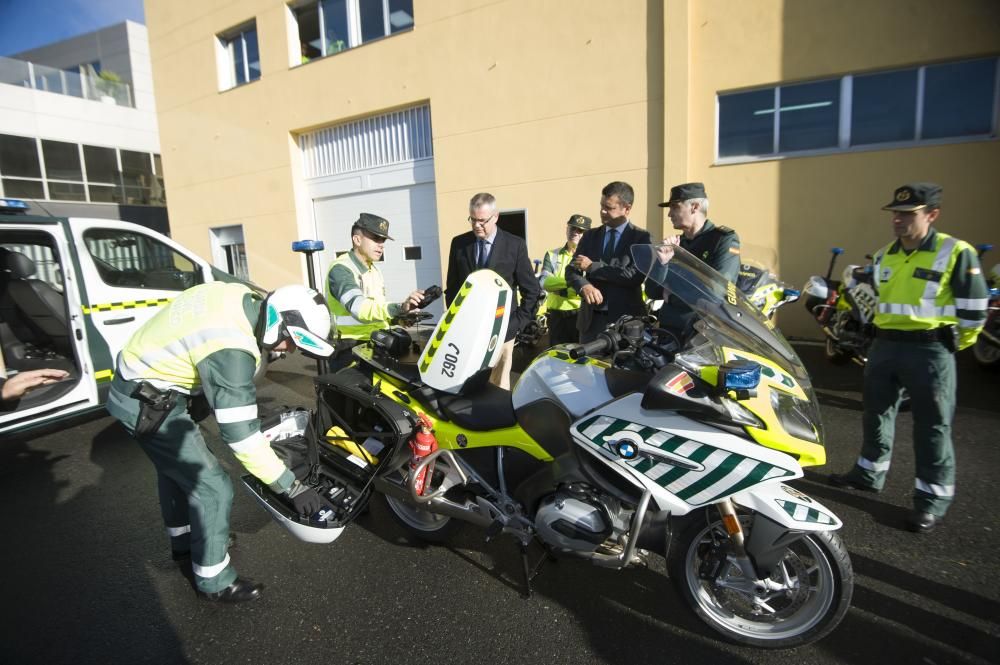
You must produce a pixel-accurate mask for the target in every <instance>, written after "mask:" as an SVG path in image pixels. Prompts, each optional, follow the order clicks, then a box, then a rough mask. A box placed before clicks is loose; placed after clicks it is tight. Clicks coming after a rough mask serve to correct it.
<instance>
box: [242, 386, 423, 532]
mask: <svg viewBox="0 0 1000 665" xmlns="http://www.w3.org/2000/svg"><path fill="white" fill-rule="evenodd" d="M314 381H315V386H316V411H315V412H310V411H305V410H296V411H286V412H283V413H280V414H277V415H275V416H272V417H270V418H267V419H265V421H264V422H262V423H261V430H262V431H263V433H264V436H265V437H267V438H268V440H269V441H270V442H271V448H272V449H273V450H274V452H275V453H276V454H277V455H278V457H280V458H281V459H282V460H283V461H284V462H285V464H286V465H287V466H288V468H290V469H291V470H292V472H293V473H294V474H295V476H296V478H298V479H299V480H300V481H301V482H303V483H306V484H307V485H309V486H310V487H312V488H313V489H315V490H316V492H317V493H318V494H319V495H320V497H321V498H322V499H323V503H324V505H323V507H322V508H321V509H320V510H319V511H318V512H316V513H315V514H313V515H309V516H302V515H299V514H297V513H296V512H295V509H294V508H293V507H292V504H291V502H290V501H289V500H288V499H287V498H286V497H285V496H284V495H278V494H275V493H274V492H273V491H271V489H270V488H269V487H268V486H267V485H265V484H264V483H262V482H261V481H260V480H258V479H257V478H255V477H253V476H251V475H245V476H243V483H244V485H246V487H247V489H249V490H250V492H251V494H253V495H254V497H255V498H256V499H257V500H258V501H259V502H260V503H261V505H263V506H264V508H265V509H267V511H268V512H269V513H270V514H271V516H272V517H273V518H274V519H275V520H276V521H277V522H278V523H279V524H281V525H282V526H284V527H285V528H286V529H288V531H290V532H291V533H292V534H293V535H294V536H295V537H296V538H299V539H300V540H304V541H306V542H311V543H330V542H333V541H334V540H336V539H337V538H338V537H339V536H340V534H341V533H342V532H343V530H344V527H346V526H347V525H348V524H350V523H351V521H353V520H354V519H355V518H356V517H357V516H358V515H359V514H361V512H362V511H363V510H364V508H365V506H366V505H367V504H368V500H369V499H370V497H371V493H372V481H373V480H374V478H375V476H376V474H378V473H379V471H380V470H382V469H390V468H397V467H398V466H399V465H400V464H402V463H403V462H405V461H406V460H408V459H409V455H410V450H409V446H408V445H407V442H408V440H409V438H410V436H411V435H412V433H413V430H414V428H415V426H416V423H417V420H416V416H415V415H414V414H413V413H412V412H411V411H409V410H407V409H406V408H404V407H402V406H400V405H399V404H397V403H396V402H393V401H392V400H390V399H388V398H387V397H385V396H384V395H382V394H381V392H380V391H378V390H376V389H374V387H373V386H372V382H371V379H370V378H369V377H367V376H365V375H364V374H362V373H361V372H358V371H355V370H343V371H340V372H338V373H336V374H327V375H323V376H318V377H316V378H315V379H314Z"/></svg>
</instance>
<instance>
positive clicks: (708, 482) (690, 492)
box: [677, 453, 746, 501]
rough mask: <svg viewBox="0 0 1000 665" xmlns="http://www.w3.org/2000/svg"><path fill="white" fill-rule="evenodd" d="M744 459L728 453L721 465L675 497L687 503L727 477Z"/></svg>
mask: <svg viewBox="0 0 1000 665" xmlns="http://www.w3.org/2000/svg"><path fill="white" fill-rule="evenodd" d="M745 459H746V458H745V457H743V456H742V455H737V454H735V453H730V454H729V455H728V456H727V457H726V459H724V460H722V464H720V465H719V466H717V467H716V468H714V469H712V470H711V471H709V472H708V473H707V474H705V475H704V476H703V477H701V478H699V479H698V480H697V481H695V482H693V483H691V484H690V485H688V486H687V487H685V488H684V489H682V490H680V491H679V492H677V497H678V498H680V499H682V500H684V501H687V500H688V499H690V498H691V497H693V496H695V495H696V494H699V493H700V492H702V491H704V490H706V489H708V488H709V487H711V486H712V485H714V484H715V483H717V482H719V481H720V480H722V479H723V478H725V477H726V476H727V475H729V474H730V473H731V472H732V470H733V469H735V468H736V465H737V464H739V463H740V462H742V461H743V460H745Z"/></svg>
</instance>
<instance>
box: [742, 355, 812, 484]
mask: <svg viewBox="0 0 1000 665" xmlns="http://www.w3.org/2000/svg"><path fill="white" fill-rule="evenodd" d="M723 353H724V355H725V359H726V361H730V360H738V359H742V360H751V361H753V362H755V363H759V364H760V366H761V376H760V384H759V385H758V387H757V394H756V395H755V396H753V397H751V398H749V399H743V400H740V402H739V403H740V404H741V405H743V406H744V407H746V408H747V409H748V410H750V411H751V412H752V413H753V414H754V415H755V416H757V417H758V418H760V419H761V420H762V421H763V422H764V424H765V425H766V427H764V428H757V427H750V426H747V427H746V431H747V433H748V434H749V435H750V436H752V437H753V439H754V441H756V442H757V443H759V444H761V445H762V446H767V447H768V448H774V449H775V450H780V451H782V452H786V453H790V454H792V455H795V456H796V457H797V458H798V460H799V465H800V466H819V465H821V464H826V449H825V448H824V447H823V446H821V445H820V444H818V443H816V442H815V441H808V440H806V439H802V438H800V437H796V436H794V434H793V433H791V432H789V431H788V430H787V429H786V428H785V427H783V426H782V423H781V419H780V418H779V417H778V414H777V412H776V411H775V407H774V404H773V403H772V401H771V394H770V391H771V390H779V391H781V392H785V393H788V394H790V395H791V396H792V397H794V398H795V399H798V400H802V401H808V400H809V397H808V395H807V394H806V392H805V391H804V390H803V389H802V386H800V385H799V383H798V382H796V380H795V379H794V378H793V377H792V376H791V375H790V374H788V373H787V372H785V371H784V370H782V369H781V367H779V366H778V365H777V364H775V363H773V362H771V361H770V360H768V359H767V358H764V357H763V356H759V355H757V354H754V353H750V352H749V351H743V350H741V349H732V348H728V347H723ZM815 429H816V428H815V427H813V428H812V430H813V432H814V434H815V435H816V438H817V439H819V432H816V431H815Z"/></svg>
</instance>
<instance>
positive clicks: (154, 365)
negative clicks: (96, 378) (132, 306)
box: [118, 282, 260, 393]
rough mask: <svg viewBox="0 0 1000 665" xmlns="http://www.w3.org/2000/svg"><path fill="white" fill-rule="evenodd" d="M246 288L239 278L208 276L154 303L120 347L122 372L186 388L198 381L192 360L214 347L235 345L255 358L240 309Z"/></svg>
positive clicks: (198, 359)
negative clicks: (208, 280)
mask: <svg viewBox="0 0 1000 665" xmlns="http://www.w3.org/2000/svg"><path fill="white" fill-rule="evenodd" d="M248 293H252V292H251V290H250V289H249V288H247V287H246V286H244V285H242V284H234V283H224V282H212V283H210V284H201V285H199V286H195V287H193V288H190V289H188V290H186V291H184V292H183V293H181V294H180V295H179V296H177V297H176V298H174V299H173V300H172V301H171V302H170V304H169V305H167V306H166V307H163V308H162V309H160V311H159V312H157V314H156V316H154V317H153V318H152V319H150V320H149V321H147V322H146V323H145V324H144V325H143V326H142V327H141V328H139V330H137V331H136V333H135V334H134V335H132V338H131V339H130V340H129V341H128V343H127V344H126V345H125V348H124V349H122V352H121V357H120V360H119V363H118V371H119V373H120V374H121V376H122V378H124V379H127V380H130V381H134V380H145V381H149V382H150V383H151V384H153V385H154V386H156V387H157V388H160V389H174V390H178V391H180V392H184V393H190V392H192V391H193V390H194V389H195V388H197V387H198V386H199V385H200V383H201V381H200V379H199V378H198V369H197V365H198V363H200V362H201V361H202V360H204V359H205V358H207V357H208V356H210V355H212V354H213V353H215V352H216V351H221V350H223V349H237V350H242V351H246V352H247V353H249V354H250V355H251V356H252V357H253V359H254V362H255V363H256V364H257V365H259V364H260V349H259V348H258V347H257V338H256V336H255V335H254V330H253V327H252V326H251V325H250V321H248V320H247V315H246V312H244V311H243V298H244V296H246V295H247V294H248Z"/></svg>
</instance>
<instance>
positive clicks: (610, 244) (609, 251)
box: [601, 229, 618, 263]
mask: <svg viewBox="0 0 1000 665" xmlns="http://www.w3.org/2000/svg"><path fill="white" fill-rule="evenodd" d="M617 239H618V229H608V235H607V242H605V243H604V254H603V255H602V256H601V261H603V262H604V263H610V262H611V259H612V257H614V255H615V241H616V240H617Z"/></svg>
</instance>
